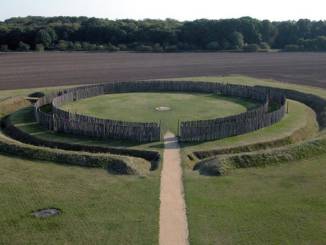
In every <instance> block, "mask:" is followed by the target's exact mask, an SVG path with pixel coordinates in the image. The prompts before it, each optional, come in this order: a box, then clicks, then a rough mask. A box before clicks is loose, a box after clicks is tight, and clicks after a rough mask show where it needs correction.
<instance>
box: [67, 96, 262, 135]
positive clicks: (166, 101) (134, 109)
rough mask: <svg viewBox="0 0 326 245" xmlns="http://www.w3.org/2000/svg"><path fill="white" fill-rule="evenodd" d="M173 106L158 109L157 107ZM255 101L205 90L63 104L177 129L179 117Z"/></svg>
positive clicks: (221, 113) (218, 113) (233, 110)
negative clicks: (161, 111) (165, 109)
mask: <svg viewBox="0 0 326 245" xmlns="http://www.w3.org/2000/svg"><path fill="white" fill-rule="evenodd" d="M162 105H164V107H169V108H173V110H167V111H164V113H159V111H157V110H156V108H159V107H162ZM254 106H256V104H255V103H254V102H252V101H247V100H243V99H238V98H231V97H224V96H219V95H216V94H203V93H147V92H144V93H119V94H107V95H101V96H96V97H91V98H87V99H83V100H79V101H76V102H72V103H69V104H66V105H64V106H63V109H65V110H68V111H70V112H75V113H79V114H83V115H88V116H93V117H98V118H103V119H112V120H123V121H130V122H161V126H162V128H163V130H164V131H165V130H171V131H172V132H174V133H176V132H177V127H178V121H187V120H201V119H213V118H218V117H226V116H230V115H234V114H238V113H241V112H244V111H246V110H247V109H249V108H252V107H254Z"/></svg>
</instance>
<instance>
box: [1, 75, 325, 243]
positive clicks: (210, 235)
mask: <svg viewBox="0 0 326 245" xmlns="http://www.w3.org/2000/svg"><path fill="white" fill-rule="evenodd" d="M187 79H189V78H187ZM192 80H201V81H204V80H207V81H223V82H227V81H228V82H234V83H236V82H237V83H241V84H249V85H257V84H260V85H268V86H278V87H286V88H293V89H297V90H300V91H305V92H311V93H314V94H317V95H320V96H322V97H324V98H326V92H325V91H324V90H322V89H317V88H312V87H305V86H299V85H291V84H283V83H282V84H281V83H274V82H272V81H270V80H258V79H254V78H249V77H244V76H230V77H200V78H193V79H192ZM30 91H31V90H17V91H0V98H5V97H7V96H13V95H25V94H26V93H29V92H30ZM33 91H35V90H33ZM229 102H232V104H233V105H235V106H244V105H241V104H240V105H239V103H237V102H236V103H233V102H234V101H229ZM290 103H291V104H290V113H289V114H288V115H286V117H285V118H284V119H283V120H282V121H281V122H280V123H278V124H275V125H273V126H272V127H269V128H266V129H262V130H259V131H257V132H253V133H250V134H246V135H242V136H237V137H232V138H230V139H225V140H222V141H212V142H207V143H204V144H197V145H192V146H187V147H189V148H185V151H186V150H189V151H191V150H194V149H196V150H200V149H212V148H218V147H229V146H233V145H236V144H239V145H241V144H246V143H252V142H256V141H257V140H258V141H259V140H266V139H270V138H274V139H275V138H277V137H279V136H286V135H288V134H290V133H291V132H292V131H293V130H296V129H299V128H300V127H303V126H304V125H310V126H309V127H308V132H307V136H308V137H311V135H313V134H316V133H317V132H316V127H315V123H316V121H315V115H314V113H313V112H312V111H311V110H310V109H309V108H307V107H306V106H304V105H302V104H301V103H297V102H290ZM159 106H161V105H159ZM151 108H152V109H153V107H152V106H151ZM162 113H165V112H162ZM14 117H15V120H16V119H17V123H20V122H22V121H21V120H22V118H23V119H24V117H27V121H28V120H30V114H28V113H24V112H20V113H18V114H16V115H15V116H14ZM25 119H26V118H25ZM25 119H24V120H23V124H24V123H25V122H26V120H25ZM23 124H22V125H20V126H21V127H22V128H25V129H26V130H27V131H30V132H33V133H34V134H35V136H38V137H44V138H47V139H56V140H57V139H60V140H63V141H64V140H67V138H65V137H63V136H62V135H61V136H60V135H54V134H51V133H49V132H46V131H39V129H40V128H39V127H36V126H35V125H33V124H29V125H28V124H25V125H23ZM33 130H34V131H33ZM70 140H71V141H75V142H77V143H83V144H87V143H94V141H91V140H88V139H80V138H71V139H70ZM98 144H116V145H119V144H120V143H119V142H115V143H113V142H107V143H103V142H102V143H101V142H98ZM159 145H160V143H155V144H153V145H152V144H149V145H142V146H133V145H130V146H132V147H146V148H147V147H148V148H151V149H156V148H157V149H158V148H159ZM325 162H326V155H321V156H316V157H315V158H314V159H306V160H303V161H297V162H290V163H285V164H282V165H278V166H272V167H265V168H249V169H237V170H234V171H233V172H232V174H231V175H230V176H224V177H206V176H201V175H199V174H198V173H197V172H195V171H191V170H190V169H189V168H188V167H186V166H185V164H184V166H185V168H184V176H183V177H184V184H185V198H186V205H187V215H188V222H189V229H190V243H191V244H259V245H260V244H325V243H326V236H325V234H326V223H325V220H326V209H325V207H326V199H325V195H324V192H325V186H326V179H325V175H326V167H325ZM159 188H160V187H159V170H158V171H154V172H152V173H151V174H150V175H148V176H146V177H135V176H128V177H124V176H113V175H110V174H108V173H107V172H105V171H103V170H101V169H87V168H80V167H71V166H63V165H57V164H54V163H50V162H38V161H28V160H22V159H18V158H13V157H7V156H0V193H1V195H0V214H1V215H0V244H8V243H10V244H22V243H23V244H82V243H83V242H84V244H96V243H97V244H157V239H158V211H159V210H158V208H159ZM44 207H57V208H60V209H62V211H63V214H62V215H61V216H58V217H54V218H51V219H48V220H38V219H34V218H32V217H31V216H30V212H31V211H32V210H35V209H39V208H44Z"/></svg>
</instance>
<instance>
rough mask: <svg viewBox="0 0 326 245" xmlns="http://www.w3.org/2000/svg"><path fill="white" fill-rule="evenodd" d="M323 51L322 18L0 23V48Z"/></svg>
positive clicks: (325, 29) (40, 19) (31, 18)
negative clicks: (279, 20) (276, 20)
mask: <svg viewBox="0 0 326 245" xmlns="http://www.w3.org/2000/svg"><path fill="white" fill-rule="evenodd" d="M270 49H278V50H284V51H326V21H311V20H308V19H301V20H298V21H281V22H271V21H269V20H257V19H254V18H251V17H242V18H238V19H221V20H208V19H199V20H194V21H184V22H181V21H177V20H174V19H166V20H154V19H145V20H130V19H123V20H109V19H99V18H88V17H34V16H29V17H23V18H11V19H7V20H5V21H3V22H0V51H3V52H6V51H29V50H36V51H44V50H61V51H83V50H84V51H140V52H178V51H219V50H221V51H222V50H223V51H225V50H229V51H247V52H256V51H268V50H270Z"/></svg>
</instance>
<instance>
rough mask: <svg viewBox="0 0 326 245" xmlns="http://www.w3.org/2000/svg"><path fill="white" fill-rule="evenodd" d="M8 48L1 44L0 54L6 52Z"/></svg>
mask: <svg viewBox="0 0 326 245" xmlns="http://www.w3.org/2000/svg"><path fill="white" fill-rule="evenodd" d="M8 51H9V48H8V45H7V44H1V45H0V52H8Z"/></svg>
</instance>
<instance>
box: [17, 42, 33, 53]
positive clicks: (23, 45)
mask: <svg viewBox="0 0 326 245" xmlns="http://www.w3.org/2000/svg"><path fill="white" fill-rule="evenodd" d="M30 49H31V46H30V45H29V44H27V43H24V42H22V41H20V42H19V44H18V51H23V52H26V51H29V50H30Z"/></svg>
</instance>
